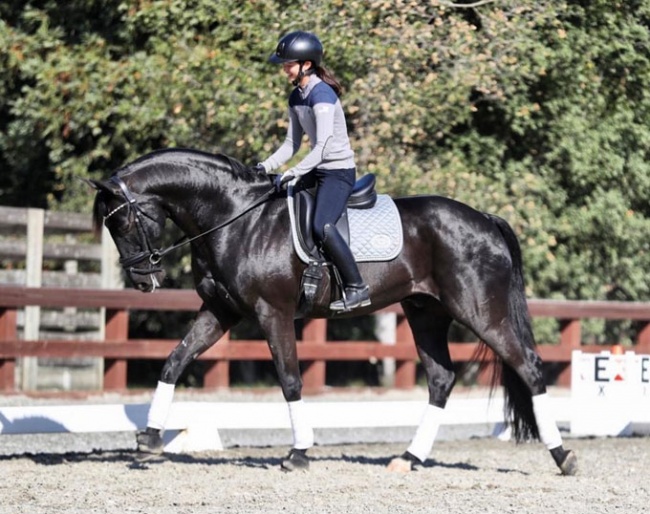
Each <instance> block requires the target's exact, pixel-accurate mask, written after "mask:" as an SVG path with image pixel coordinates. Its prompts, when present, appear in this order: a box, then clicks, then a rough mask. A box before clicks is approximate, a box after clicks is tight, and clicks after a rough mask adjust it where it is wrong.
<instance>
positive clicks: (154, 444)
mask: <svg viewBox="0 0 650 514" xmlns="http://www.w3.org/2000/svg"><path fill="white" fill-rule="evenodd" d="M135 440H136V443H137V445H138V457H141V458H143V459H146V458H147V457H152V456H158V455H162V453H163V450H164V445H163V440H162V437H161V436H160V430H156V429H155V428H147V429H145V430H141V431H140V432H138V433H137V434H136V436H135Z"/></svg>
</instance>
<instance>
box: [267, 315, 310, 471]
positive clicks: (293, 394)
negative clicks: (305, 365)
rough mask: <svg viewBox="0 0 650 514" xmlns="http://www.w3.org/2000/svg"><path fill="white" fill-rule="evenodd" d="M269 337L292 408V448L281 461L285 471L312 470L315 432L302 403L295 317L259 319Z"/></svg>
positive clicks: (279, 376) (288, 401)
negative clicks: (308, 455)
mask: <svg viewBox="0 0 650 514" xmlns="http://www.w3.org/2000/svg"><path fill="white" fill-rule="evenodd" d="M259 323H260V327H261V328H262V330H263V331H264V333H265V334H266V338H267V341H268V343H269V348H270V350H271V355H272V357H273V363H274V364H275V369H276V371H277V373H278V379H279V381H280V387H281V388H282V394H283V396H284V399H285V400H286V402H287V406H288V408H289V418H290V419H291V430H292V432H293V448H292V449H291V451H290V452H289V455H288V456H287V457H286V458H285V459H284V460H283V461H282V469H283V470H284V471H294V470H307V469H309V458H308V457H307V450H308V449H309V448H311V447H312V446H313V445H314V430H313V428H312V425H311V423H310V421H309V419H308V416H307V414H306V412H305V404H304V402H303V400H302V378H301V376H300V366H299V364H298V351H297V348H296V332H295V328H294V324H293V314H290V315H289V314H286V313H280V312H277V311H276V312H273V313H268V314H265V315H263V316H260V318H259Z"/></svg>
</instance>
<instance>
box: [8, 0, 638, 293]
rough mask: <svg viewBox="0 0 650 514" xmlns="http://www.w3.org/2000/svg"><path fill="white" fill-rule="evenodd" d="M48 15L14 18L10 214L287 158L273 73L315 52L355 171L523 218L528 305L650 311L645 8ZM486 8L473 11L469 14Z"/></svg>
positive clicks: (273, 7)
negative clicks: (344, 117)
mask: <svg viewBox="0 0 650 514" xmlns="http://www.w3.org/2000/svg"><path fill="white" fill-rule="evenodd" d="M459 3H460V2H456V3H454V4H453V5H454V6H450V2H443V1H436V0H431V1H427V2H421V1H415V0H395V1H392V2H387V1H385V0H370V1H363V2H362V1H360V0H348V1H345V2H343V0H327V1H326V0H316V1H314V2H310V3H309V4H304V3H301V2H297V1H288V0H284V1H280V0H255V1H250V2H244V3H242V2H236V1H234V0H221V1H219V2H214V1H212V0H147V1H144V0H141V1H132V2H123V1H122V2H121V1H117V0H113V1H111V0H71V1H69V2H66V3H65V5H62V3H61V2H55V1H53V0H38V1H30V2H27V3H24V2H16V1H14V2H5V3H3V4H2V6H0V43H1V44H0V62H1V63H2V67H1V69H0V88H2V89H1V91H2V94H1V95H0V166H2V168H3V170H4V171H3V173H2V174H1V176H0V195H1V199H0V203H3V204H8V205H28V204H29V205H32V206H47V207H49V208H55V209H64V210H71V209H74V210H89V202H90V201H91V198H90V196H89V195H88V194H87V191H86V190H85V189H83V188H84V187H85V186H84V185H83V184H82V183H81V182H80V181H78V180H76V178H77V177H93V178H101V177H106V176H108V175H109V174H110V173H111V172H112V171H113V170H114V169H116V168H117V167H119V166H120V165H122V164H124V163H126V162H128V161H129V160H132V159H134V158H136V157H138V156H140V155H142V154H143V153H145V152H147V151H150V150H153V149H156V148H161V147H168V146H189V147H195V148H201V149H203V150H208V151H223V152H225V153H228V154H230V155H233V156H234V157H236V158H239V159H240V160H242V161H244V162H248V163H251V164H252V163H255V162H257V161H258V160H260V159H261V158H264V157H266V156H267V155H268V154H269V153H270V152H271V151H273V149H274V148H276V147H277V145H278V144H280V142H281V140H282V139H283V138H284V135H285V130H286V96H287V94H288V92H289V89H290V86H289V85H288V84H287V83H286V80H285V78H284V77H283V76H282V75H281V74H280V73H279V72H278V70H277V69H276V68H274V67H273V66H271V65H269V64H268V63H267V62H266V61H267V57H268V55H269V54H270V53H271V51H272V50H273V48H274V47H275V44H276V42H277V39H278V38H279V36H281V35H282V34H284V33H286V32H288V31H290V30H295V29H298V28H303V29H306V30H312V31H315V32H316V33H318V34H319V35H320V36H321V38H322V39H323V41H324V43H325V47H326V55H325V63H326V65H327V66H328V67H330V68H332V69H333V70H334V71H335V72H336V74H337V75H338V76H339V77H340V78H341V79H342V82H343V83H344V85H345V86H346V92H345V95H344V96H343V102H344V107H345V109H346V112H347V114H348V122H349V132H350V135H351V138H352V141H353V145H354V147H355V150H356V154H357V163H358V167H359V171H360V172H362V173H365V172H373V173H375V174H376V175H377V177H378V183H379V187H380V189H381V190H383V191H386V192H389V193H391V194H394V195H399V194H415V193H424V192H426V193H438V194H444V195H447V196H451V197H454V198H457V199H459V200H461V201H464V202H466V203H469V204H470V205H473V206H475V207H477V208H478V209H480V210H484V211H489V212H492V213H496V214H499V215H501V216H502V217H504V218H506V219H507V220H508V221H509V222H510V223H511V224H512V225H513V226H514V227H515V229H516V231H517V233H518V234H519V236H520V240H521V242H522V247H523V252H524V259H525V264H526V272H527V277H528V293H529V295H531V296H543V297H559V298H589V299H606V298H609V299H625V300H647V299H649V298H650V281H648V279H647V276H646V270H648V269H650V248H649V245H650V212H649V210H650V208H649V207H648V201H647V198H648V196H649V194H650V170H649V169H648V164H647V162H648V158H647V157H648V151H649V149H650V132H649V130H650V129H649V128H648V127H649V126H650V103H649V100H648V93H647V92H646V91H648V90H649V86H650V73H649V70H650V65H649V63H650V42H649V35H648V27H649V25H650V6H649V5H648V3H647V2H643V1H641V0H634V1H629V2H614V3H612V2H608V1H605V0H596V1H591V2H585V1H578V0H565V1H560V2H555V1H553V2H552V1H550V0H546V1H541V2H535V3H533V2H521V1H514V0H501V1H494V2H489V3H483V4H482V5H477V6H475V7H458V6H457V4H459ZM464 3H466V4H467V3H470V2H464Z"/></svg>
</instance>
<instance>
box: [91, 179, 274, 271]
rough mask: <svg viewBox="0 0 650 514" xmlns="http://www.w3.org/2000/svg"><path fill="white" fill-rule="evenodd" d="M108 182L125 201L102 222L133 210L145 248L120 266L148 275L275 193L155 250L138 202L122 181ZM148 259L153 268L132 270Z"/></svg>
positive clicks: (121, 262) (268, 193) (111, 180)
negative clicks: (178, 251) (166, 258)
mask: <svg viewBox="0 0 650 514" xmlns="http://www.w3.org/2000/svg"><path fill="white" fill-rule="evenodd" d="M109 181H110V182H112V183H114V184H116V185H117V186H119V188H120V189H121V190H122V194H123V195H124V198H125V199H126V202H125V203H123V204H121V205H119V206H117V207H116V208H115V209H113V210H112V211H111V212H109V213H108V214H107V215H106V216H104V222H106V220H107V219H108V218H110V217H111V216H112V215H113V214H114V213H116V212H117V211H118V210H120V209H122V208H123V207H127V206H128V208H129V210H131V209H133V212H134V213H135V222H136V226H137V227H138V232H139V234H140V239H141V240H142V242H143V247H145V248H146V250H145V251H142V252H140V253H137V254H136V255H133V256H131V257H124V258H121V259H120V264H121V265H122V267H123V268H124V269H125V270H128V271H129V272H131V273H140V274H146V275H148V274H150V273H154V272H156V271H160V269H161V268H156V267H155V266H157V265H158V264H159V263H160V261H161V260H162V258H163V257H164V256H165V255H167V254H168V253H170V252H172V251H173V250H176V249H178V248H180V247H181V246H185V245H187V244H190V243H191V242H192V241H195V240H197V239H199V238H201V237H204V236H206V235H208V234H211V233H212V232H216V231H217V230H220V229H222V228H224V227H225V226H227V225H230V224H231V223H232V222H234V221H236V220H238V219H239V218H241V217H242V216H243V215H244V214H246V213H248V212H249V211H251V210H253V209H254V208H255V207H257V206H259V205H261V204H263V203H264V202H266V201H267V200H268V199H269V198H270V197H271V195H273V194H274V193H275V186H274V187H271V189H269V190H268V191H267V192H266V193H264V194H263V195H262V196H261V197H259V198H258V199H257V200H255V201H254V202H252V203H251V204H250V205H248V206H247V207H245V208H244V209H243V210H241V211H240V212H238V213H237V214H235V215H234V216H231V217H230V218H228V219H227V220H226V221H224V222H223V223H220V224H219V225H217V226H215V227H212V228H210V229H208V230H206V231H205V232H201V233H200V234H197V235H196V236H193V237H190V238H188V237H187V236H183V237H182V238H181V239H179V240H178V241H176V242H175V243H174V244H172V245H171V246H169V247H168V248H165V249H163V250H156V249H154V248H152V245H151V243H150V241H149V238H148V237H147V234H146V232H145V231H144V228H143V226H142V223H141V221H140V216H145V217H148V218H150V216H148V215H147V214H146V213H145V212H144V211H143V210H142V208H141V207H140V206H139V205H138V202H137V200H136V198H135V196H133V194H132V193H131V191H130V190H129V188H128V186H127V185H126V184H125V183H124V181H123V180H122V179H121V178H119V177H117V176H113V177H111V178H110V179H109ZM147 258H148V259H149V263H150V264H151V265H152V266H153V267H151V268H149V269H140V268H134V267H133V265H134V264H137V263H139V262H141V261H143V260H145V259H147Z"/></svg>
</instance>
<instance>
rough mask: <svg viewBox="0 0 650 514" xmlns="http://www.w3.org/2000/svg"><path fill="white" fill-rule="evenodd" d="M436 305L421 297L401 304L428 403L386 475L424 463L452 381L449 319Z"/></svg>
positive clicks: (430, 300) (408, 469)
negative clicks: (418, 359) (420, 366)
mask: <svg viewBox="0 0 650 514" xmlns="http://www.w3.org/2000/svg"><path fill="white" fill-rule="evenodd" d="M436 305H437V304H436V302H435V301H434V300H432V299H429V298H424V297H422V298H420V299H410V300H405V301H404V302H402V307H403V308H404V313H405V314H406V317H407V319H408V322H409V325H410V327H411V330H412V332H413V338H414V339H415V344H416V347H417V350H418V355H419V356H420V360H421V362H422V366H423V367H424V371H425V374H426V378H427V386H428V389H429V403H428V405H427V406H426V409H425V411H424V414H423V416H422V420H421V421H420V424H419V426H418V428H417V430H416V432H415V436H414V437H413V440H412V441H411V444H410V445H409V447H408V449H407V451H406V452H405V453H404V454H402V456H401V457H398V458H395V459H393V460H392V461H391V463H390V464H389V465H388V469H389V470H390V471H403V472H406V471H410V470H411V469H413V467H414V466H415V465H418V464H422V463H423V462H424V461H425V460H426V459H427V457H428V456H429V453H431V448H432V447H433V443H434V441H435V438H436V435H437V433H438V428H439V427H440V423H441V421H442V414H443V409H444V408H445V405H446V404H447V399H448V398H449V394H450V393H451V390H452V388H453V387H454V383H455V381H456V375H455V373H454V369H453V365H452V362H451V357H450V355H449V346H448V344H447V333H448V331H449V326H450V324H451V321H452V319H451V318H450V317H449V316H448V315H447V314H444V313H443V312H436V308H435V307H436Z"/></svg>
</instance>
